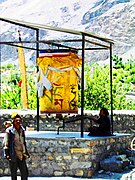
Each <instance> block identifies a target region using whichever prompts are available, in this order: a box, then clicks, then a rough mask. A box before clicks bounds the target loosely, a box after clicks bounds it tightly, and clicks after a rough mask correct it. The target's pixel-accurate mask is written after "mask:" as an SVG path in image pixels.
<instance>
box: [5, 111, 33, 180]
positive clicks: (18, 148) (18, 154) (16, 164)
mask: <svg viewBox="0 0 135 180" xmlns="http://www.w3.org/2000/svg"><path fill="white" fill-rule="evenodd" d="M11 118H12V119H13V122H12V124H13V125H12V126H11V127H9V128H7V129H6V133H5V137H4V140H3V149H4V154H5V158H6V159H7V160H8V161H9V167H10V171H11V180H17V169H18V168H19V170H20V174H21V180H28V168H27V165H26V161H25V160H26V159H27V158H29V157H30V156H29V154H28V151H27V147H26V141H25V129H24V127H23V126H22V118H21V116H19V115H18V114H17V113H13V114H12V116H11Z"/></svg>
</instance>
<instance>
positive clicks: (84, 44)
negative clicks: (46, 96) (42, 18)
mask: <svg viewBox="0 0 135 180" xmlns="http://www.w3.org/2000/svg"><path fill="white" fill-rule="evenodd" d="M0 20H1V21H4V22H7V23H11V24H13V25H18V26H22V27H25V28H28V29H32V30H34V31H35V32H36V37H35V38H36V40H35V41H22V43H23V48H26V49H31V50H35V51H36V57H37V58H38V57H39V51H40V50H42V49H40V44H47V45H48V46H49V45H51V46H55V47H57V48H58V49H60V48H61V49H63V48H65V49H68V50H71V51H72V50H73V51H81V54H82V67H81V123H80V126H81V137H83V133H84V128H83V127H84V59H85V51H90V50H91V51H92V50H93V51H95V50H100V51H101V50H109V56H110V58H109V59H110V101H111V102H110V105H111V124H112V134H113V98H112V45H113V44H114V41H113V40H111V39H108V38H104V37H101V36H99V35H96V34H94V33H91V32H83V31H77V30H72V29H65V28H59V27H53V26H47V25H44V24H37V23H31V22H26V21H21V20H15V19H10V18H5V17H1V18H0ZM40 30H44V31H54V32H60V33H66V34H70V35H73V36H77V38H72V39H64V38H63V39H53V40H40V39H39V37H40ZM78 37H79V38H78ZM78 42H79V43H80V44H81V46H80V47H76V46H74V45H73V44H77V43H78ZM19 43H20V41H4V42H0V44H4V45H9V46H15V47H20V46H19V45H18V44H19ZM32 43H33V44H36V48H32V47H29V46H28V45H29V44H32ZM65 43H66V45H65ZM68 43H69V44H68ZM24 44H25V45H24ZM67 44H68V45H67ZM37 70H38V69H37ZM37 131H39V99H38V95H37Z"/></svg>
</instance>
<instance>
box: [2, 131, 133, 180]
mask: <svg viewBox="0 0 135 180" xmlns="http://www.w3.org/2000/svg"><path fill="white" fill-rule="evenodd" d="M87 134H88V132H84V137H83V138H81V135H80V132H60V134H59V135H57V132H56V131H39V132H37V131H26V140H27V147H28V151H29V153H30V156H31V157H30V159H29V160H27V164H28V169H29V176H72V177H75V176H77V177H91V176H92V175H93V174H94V173H96V171H98V169H99V162H100V161H101V160H103V159H104V158H106V157H108V156H111V155H114V154H121V153H123V152H124V151H125V150H126V149H127V148H128V147H129V146H130V142H131V139H132V138H131V135H130V134H122V133H117V134H114V136H108V137H105V136H104V137H98V136H95V137H94V136H93V137H92V136H91V137H90V136H88V135H87ZM3 137H4V133H0V154H1V156H0V176H1V175H9V174H10V172H9V169H8V162H7V160H4V159H3V157H2V154H3V150H2V140H3Z"/></svg>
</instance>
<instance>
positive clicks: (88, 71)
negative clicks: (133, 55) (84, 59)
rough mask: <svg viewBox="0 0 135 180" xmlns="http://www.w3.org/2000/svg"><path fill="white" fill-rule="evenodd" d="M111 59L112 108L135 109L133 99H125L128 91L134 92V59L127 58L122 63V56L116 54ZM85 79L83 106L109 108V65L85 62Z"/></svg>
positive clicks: (96, 108)
mask: <svg viewBox="0 0 135 180" xmlns="http://www.w3.org/2000/svg"><path fill="white" fill-rule="evenodd" d="M113 60H114V61H115V63H114V67H113V82H112V84H113V86H112V95H113V109H132V110H135V101H134V100H132V99H127V96H126V95H127V93H129V92H133V93H135V85H134V84H135V75H134V74H135V72H134V69H135V66H134V61H132V60H128V61H127V62H126V63H123V61H122V58H119V57H118V56H116V55H115V56H114V57H113ZM127 67H128V68H127ZM85 80H86V88H85V90H84V108H85V109H91V110H98V109H100V108H101V107H104V106H105V107H106V108H108V109H110V102H111V100H110V76H109V66H107V65H104V66H100V65H98V64H90V63H87V64H85ZM79 97H80V94H79ZM79 106H80V101H79Z"/></svg>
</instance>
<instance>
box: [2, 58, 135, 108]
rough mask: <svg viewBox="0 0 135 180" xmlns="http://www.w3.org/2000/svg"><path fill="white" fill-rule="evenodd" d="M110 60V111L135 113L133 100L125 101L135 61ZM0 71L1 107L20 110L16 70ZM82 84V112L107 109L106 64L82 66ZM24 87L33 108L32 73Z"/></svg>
mask: <svg viewBox="0 0 135 180" xmlns="http://www.w3.org/2000/svg"><path fill="white" fill-rule="evenodd" d="M113 60H114V67H113V83H112V84H113V86H112V94H113V109H131V110H135V101H133V100H132V99H127V93H131V94H132V93H134V94H135V64H134V63H135V61H134V60H128V61H127V62H125V63H123V60H122V58H119V57H118V56H116V55H115V56H114V57H113ZM7 67H8V68H7ZM9 67H10V68H9ZM5 69H6V71H5ZM7 69H8V72H7ZM31 69H32V68H30V70H31ZM33 69H34V68H33ZM28 70H29V67H28V68H27V71H28ZM2 71H3V72H2ZM34 71H35V69H34ZM1 72H2V73H1V74H2V78H1V82H2V90H1V108H2V109H21V108H22V106H21V103H20V102H21V101H20V98H21V88H20V86H19V84H18V82H19V81H20V80H21V77H20V74H19V73H18V70H17V68H16V67H15V66H13V67H12V68H11V66H10V65H9V66H6V68H4V67H2V69H1ZM85 82H86V83H85V89H84V109H90V110H99V109H100V108H101V107H103V106H104V107H106V108H108V109H110V103H111V100H110V71H109V65H104V66H101V65H99V64H92V63H85ZM27 87H28V101H29V108H30V109H36V108H37V91H36V85H35V73H34V72H32V71H30V73H27ZM80 93H81V91H79V107H80V104H81V103H80Z"/></svg>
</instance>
